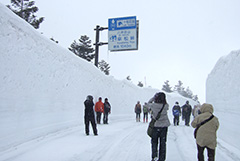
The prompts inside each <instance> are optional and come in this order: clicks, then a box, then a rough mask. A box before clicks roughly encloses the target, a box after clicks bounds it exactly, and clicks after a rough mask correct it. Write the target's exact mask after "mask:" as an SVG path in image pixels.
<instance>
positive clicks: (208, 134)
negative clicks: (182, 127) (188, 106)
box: [191, 103, 219, 161]
mask: <svg viewBox="0 0 240 161" xmlns="http://www.w3.org/2000/svg"><path fill="white" fill-rule="evenodd" d="M200 111H201V114H199V115H198V116H197V117H196V118H195V119H194V120H193V121H192V123H191V125H192V127H193V128H197V127H198V126H200V127H199V129H198V131H197V134H196V143H197V149H198V161H204V149H205V148H207V152H208V161H214V159H215V149H216V146H217V130H218V127H219V122H218V118H217V117H216V116H214V115H213V106H212V105H211V104H207V103H204V104H203V105H202V106H201V108H200ZM206 120H208V121H206ZM203 121H205V124H203V125H200V124H201V123H203Z"/></svg>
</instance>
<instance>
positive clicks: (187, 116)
mask: <svg viewBox="0 0 240 161" xmlns="http://www.w3.org/2000/svg"><path fill="white" fill-rule="evenodd" d="M189 122H190V115H185V125H187V126H189Z"/></svg>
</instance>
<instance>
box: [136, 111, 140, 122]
mask: <svg viewBox="0 0 240 161" xmlns="http://www.w3.org/2000/svg"><path fill="white" fill-rule="evenodd" d="M136 121H137V122H140V113H136Z"/></svg>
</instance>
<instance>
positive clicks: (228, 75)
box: [206, 50, 240, 149]
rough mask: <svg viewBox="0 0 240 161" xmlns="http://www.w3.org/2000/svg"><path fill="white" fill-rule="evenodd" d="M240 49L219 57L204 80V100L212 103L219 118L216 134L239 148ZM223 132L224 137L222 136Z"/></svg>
mask: <svg viewBox="0 0 240 161" xmlns="http://www.w3.org/2000/svg"><path fill="white" fill-rule="evenodd" d="M239 62H240V50H237V51H232V52H231V53H230V54H228V55H227V56H224V57H221V58H220V59H219V60H218V62H217V63H216V65H215V67H214V68H213V70H212V71H211V73H210V74H209V75H208V78H207V81H206V101H207V102H208V103H211V104H213V106H214V108H215V112H216V115H218V116H224V117H220V118H219V122H220V129H219V132H218V134H219V135H220V136H221V138H224V140H225V141H226V142H228V143H230V144H231V145H235V146H236V147H238V149H239V148H240V140H239V139H236V140H235V139H232V137H226V136H233V138H238V137H239V135H240V133H239V132H238V131H239V130H236V128H238V127H239V126H240V118H239V116H240V108H239V104H240V81H239V80H240V63H239ZM223 134H225V137H224V136H223Z"/></svg>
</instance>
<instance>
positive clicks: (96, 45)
mask: <svg viewBox="0 0 240 161" xmlns="http://www.w3.org/2000/svg"><path fill="white" fill-rule="evenodd" d="M106 29H108V28H107V27H100V26H99V25H97V26H96V28H95V29H94V30H96V42H95V44H93V45H95V63H94V65H95V66H96V67H98V53H99V46H102V45H106V44H108V43H107V42H105V43H104V42H99V31H102V30H106Z"/></svg>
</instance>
